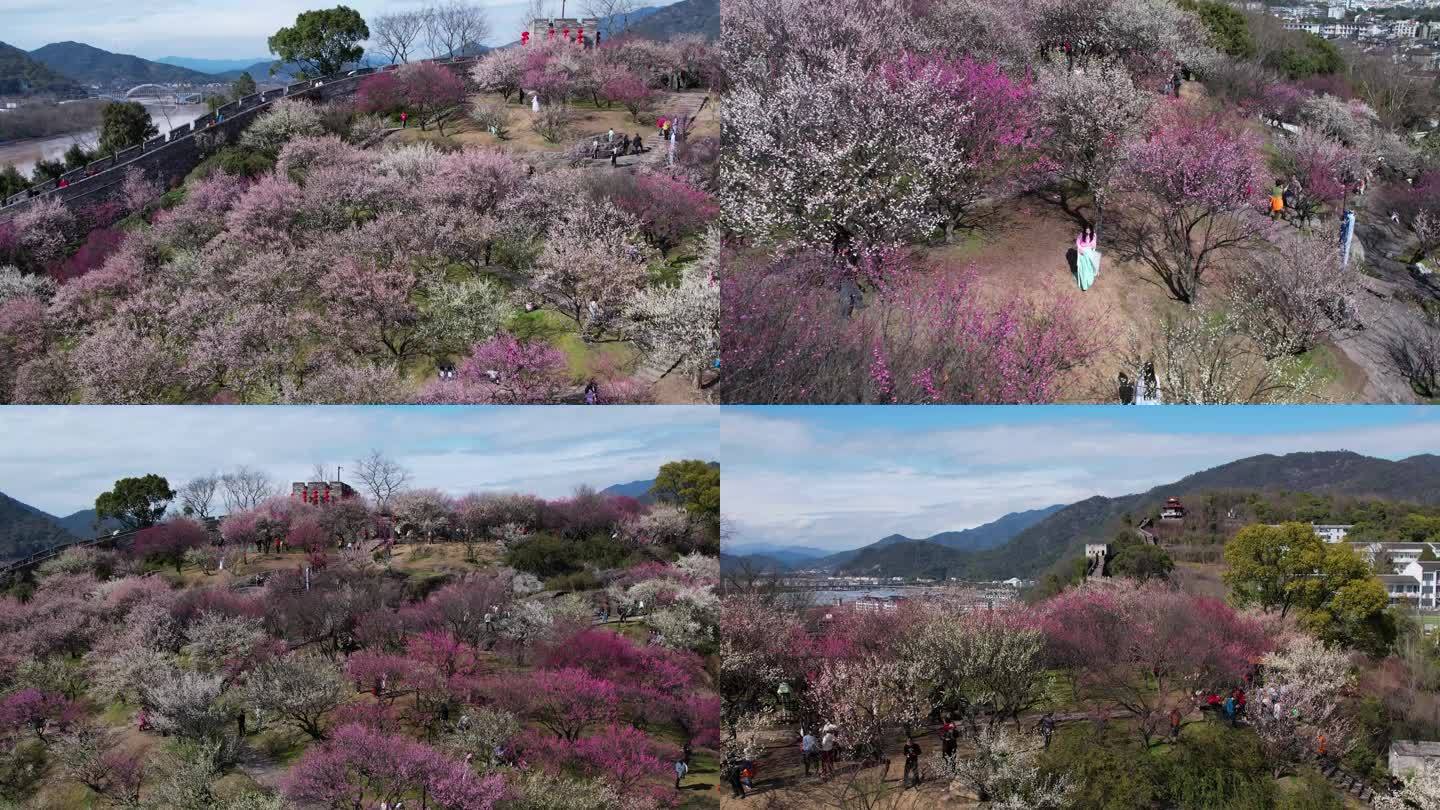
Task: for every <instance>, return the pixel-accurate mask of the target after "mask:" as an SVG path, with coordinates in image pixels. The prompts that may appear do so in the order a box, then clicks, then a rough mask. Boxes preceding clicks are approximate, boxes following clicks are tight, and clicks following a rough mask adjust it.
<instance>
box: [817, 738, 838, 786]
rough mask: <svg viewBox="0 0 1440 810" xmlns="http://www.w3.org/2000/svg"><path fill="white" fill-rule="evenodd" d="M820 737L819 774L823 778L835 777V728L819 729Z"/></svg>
mask: <svg viewBox="0 0 1440 810" xmlns="http://www.w3.org/2000/svg"><path fill="white" fill-rule="evenodd" d="M821 732H822V733H821V736H820V773H821V775H823V776H834V775H835V743H836V739H835V727H834V726H826V727H825V728H823V729H821Z"/></svg>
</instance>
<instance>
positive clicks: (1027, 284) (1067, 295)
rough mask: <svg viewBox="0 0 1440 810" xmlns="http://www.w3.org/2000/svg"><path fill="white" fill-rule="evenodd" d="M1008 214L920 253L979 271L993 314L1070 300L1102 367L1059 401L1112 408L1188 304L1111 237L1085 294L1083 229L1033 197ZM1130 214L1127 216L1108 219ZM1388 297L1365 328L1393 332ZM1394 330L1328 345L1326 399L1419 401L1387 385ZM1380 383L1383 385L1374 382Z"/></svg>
mask: <svg viewBox="0 0 1440 810" xmlns="http://www.w3.org/2000/svg"><path fill="white" fill-rule="evenodd" d="M1002 205H1003V206H1004V207H1003V208H1001V209H1000V210H997V211H996V212H995V214H994V216H993V217H991V220H992V221H990V222H987V223H986V224H985V225H984V226H983V227H982V228H980V229H979V230H977V231H975V232H973V233H971V234H969V235H968V236H958V237H957V239H956V242H955V244H952V245H933V246H930V247H926V248H923V249H921V254H922V256H923V261H924V262H925V263H926V264H929V265H931V266H932V267H943V268H944V269H945V270H946V271H947V272H955V273H958V272H963V271H964V270H965V269H966V268H973V269H974V271H975V272H976V273H977V274H978V278H979V294H980V295H981V296H983V297H984V298H985V299H986V300H987V301H988V302H989V303H991V304H992V305H999V304H1001V303H1003V302H1005V301H1008V300H1012V299H1013V298H1014V297H1015V296H1017V295H1018V296H1021V297H1023V298H1026V299H1028V300H1032V301H1039V300H1042V299H1051V300H1053V299H1056V298H1064V299H1066V300H1068V301H1069V302H1071V303H1073V304H1074V305H1075V308H1076V312H1077V314H1079V315H1081V316H1082V317H1085V318H1087V319H1092V320H1093V322H1094V323H1095V324H1096V325H1097V326H1096V333H1097V336H1098V337H1099V338H1100V339H1101V342H1102V345H1103V348H1102V349H1101V351H1100V352H1099V354H1098V356H1097V357H1096V359H1095V360H1093V361H1091V362H1090V363H1089V364H1088V365H1087V366H1085V367H1084V368H1081V369H1078V370H1076V371H1075V372H1074V373H1072V374H1071V376H1070V377H1069V378H1068V379H1067V380H1065V381H1064V384H1063V385H1062V386H1061V391H1060V396H1059V401H1061V402H1112V401H1114V400H1113V397H1114V388H1115V386H1114V381H1115V378H1116V375H1117V374H1118V373H1119V372H1120V371H1121V370H1122V363H1121V359H1120V355H1121V354H1122V353H1124V352H1125V351H1126V350H1127V349H1129V348H1130V347H1131V345H1132V344H1138V345H1140V346H1142V347H1145V348H1146V349H1148V347H1149V346H1150V345H1151V342H1152V338H1153V335H1154V334H1155V333H1156V331H1157V330H1158V327H1159V325H1160V324H1161V323H1162V321H1163V319H1164V317H1165V315H1166V314H1167V313H1172V314H1175V315H1180V314H1182V313H1184V312H1185V305H1184V304H1181V303H1180V302H1178V301H1176V300H1174V299H1173V298H1171V297H1170V294H1169V291H1168V290H1166V289H1165V287H1164V286H1162V285H1161V284H1160V283H1159V279H1158V278H1157V277H1156V276H1155V274H1154V272H1153V271H1151V270H1150V269H1149V268H1147V267H1145V266H1144V265H1141V264H1139V263H1137V262H1123V261H1117V260H1115V259H1114V258H1113V255H1114V252H1113V250H1112V251H1107V249H1106V245H1105V243H1104V239H1103V233H1102V242H1101V245H1100V252H1101V256H1102V258H1101V264H1100V274H1099V276H1098V277H1097V278H1096V280H1095V283H1094V284H1093V285H1092V286H1091V287H1090V289H1089V290H1083V291H1082V290H1081V289H1080V288H1079V285H1078V284H1077V283H1076V281H1075V274H1074V271H1073V270H1072V269H1071V266H1070V258H1069V256H1068V255H1067V252H1068V251H1070V250H1072V249H1073V247H1074V244H1075V236H1076V232H1077V229H1078V225H1077V224H1076V222H1075V221H1074V220H1073V219H1071V218H1070V216H1069V215H1067V214H1066V213H1065V212H1064V211H1062V210H1061V209H1060V208H1058V207H1057V206H1055V205H1052V204H1049V203H1047V202H1045V201H1043V200H1040V199H1036V198H1032V197H1021V198H1018V199H1015V200H1011V201H1007V202H1005V203H1002ZM1123 215H1124V212H1123V211H1114V212H1111V213H1110V214H1109V216H1112V217H1114V216H1123ZM1224 271H1225V267H1224V264H1223V261H1222V263H1220V265H1219V266H1218V267H1216V268H1215V269H1214V270H1212V271H1211V272H1210V273H1209V274H1207V276H1206V279H1205V282H1206V288H1205V289H1204V290H1203V292H1202V294H1203V295H1205V296H1208V297H1210V298H1211V299H1213V298H1214V297H1215V296H1217V295H1220V294H1221V293H1220V290H1221V284H1222V283H1223V281H1224V276H1225V272H1224ZM1365 281H1366V283H1367V285H1373V286H1384V284H1385V282H1382V281H1379V280H1377V279H1373V278H1368V277H1367V278H1366V279H1365ZM1383 298H1384V299H1385V300H1383V301H1382V300H1379V299H1377V296H1376V295H1371V296H1367V302H1369V304H1368V309H1367V311H1365V312H1362V317H1364V318H1365V319H1366V321H1367V323H1379V324H1386V325H1389V324H1393V320H1390V319H1389V318H1390V316H1389V315H1388V314H1387V312H1389V311H1393V310H1394V309H1395V304H1394V302H1391V301H1389V300H1388V299H1389V298H1390V294H1388V293H1387V294H1384V295H1383ZM1364 303H1366V302H1362V304H1364ZM1390 331H1393V326H1390V327H1389V328H1388V329H1387V328H1385V327H1382V328H1380V329H1372V330H1370V332H1369V333H1368V335H1362V336H1360V338H1359V339H1358V340H1357V339H1353V338H1352V339H1351V340H1349V341H1343V342H1340V343H1326V344H1323V346H1322V348H1321V349H1319V350H1318V352H1317V355H1319V358H1320V359H1318V360H1317V362H1321V363H1324V364H1325V365H1326V367H1327V373H1328V374H1329V375H1330V378H1331V379H1330V381H1329V382H1328V383H1327V384H1326V385H1325V386H1324V387H1323V388H1322V389H1321V390H1320V392H1319V396H1320V398H1321V399H1322V400H1327V401H1336V402H1357V401H1363V402H1413V401H1415V400H1414V396H1413V394H1410V395H1409V396H1410V398H1408V399H1405V398H1402V397H1404V396H1405V394H1406V392H1407V391H1408V386H1405V385H1404V382H1403V381H1401V380H1398V379H1390V380H1386V379H1385V378H1386V377H1387V376H1393V375H1388V374H1387V373H1386V372H1384V371H1383V369H1382V368H1381V362H1380V360H1379V359H1378V358H1379V356H1380V352H1379V351H1378V349H1377V347H1376V346H1375V345H1374V343H1375V341H1378V340H1379V339H1380V338H1381V337H1382V336H1383V335H1387V334H1389V332H1390ZM1366 347H1368V348H1366ZM1124 370H1126V372H1127V373H1128V374H1129V375H1130V376H1131V377H1132V378H1133V377H1134V376H1136V371H1135V370H1134V369H1124ZM1377 379H1378V380H1381V382H1379V383H1376V382H1375V381H1376V380H1377ZM1402 389H1403V390H1402Z"/></svg>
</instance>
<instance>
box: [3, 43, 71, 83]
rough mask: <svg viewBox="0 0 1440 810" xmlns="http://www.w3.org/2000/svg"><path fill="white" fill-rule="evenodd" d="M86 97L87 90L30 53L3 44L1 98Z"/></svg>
mask: <svg viewBox="0 0 1440 810" xmlns="http://www.w3.org/2000/svg"><path fill="white" fill-rule="evenodd" d="M47 95H53V96H60V97H74V96H84V95H85V88H84V87H81V86H80V84H79V83H78V82H76V81H74V80H73V79H71V78H69V77H68V76H62V75H61V74H59V73H57V72H55V71H54V70H51V69H50V68H49V67H47V66H46V65H45V64H43V63H42V62H39V61H36V60H35V59H32V58H30V54H28V53H26V52H24V51H22V50H20V49H19V48H16V47H14V46H13V45H6V44H5V43H3V42H0V96H47Z"/></svg>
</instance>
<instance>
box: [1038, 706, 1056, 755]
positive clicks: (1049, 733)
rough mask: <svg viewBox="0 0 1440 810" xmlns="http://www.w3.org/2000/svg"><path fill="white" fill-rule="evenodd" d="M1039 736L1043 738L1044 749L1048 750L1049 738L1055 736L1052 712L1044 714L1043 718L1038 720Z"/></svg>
mask: <svg viewBox="0 0 1440 810" xmlns="http://www.w3.org/2000/svg"><path fill="white" fill-rule="evenodd" d="M1040 735H1041V736H1043V737H1044V738H1045V747H1046V748H1047V749H1048V748H1049V747H1050V738H1051V737H1053V736H1055V713H1054V712H1046V713H1045V716H1044V717H1042V718H1040Z"/></svg>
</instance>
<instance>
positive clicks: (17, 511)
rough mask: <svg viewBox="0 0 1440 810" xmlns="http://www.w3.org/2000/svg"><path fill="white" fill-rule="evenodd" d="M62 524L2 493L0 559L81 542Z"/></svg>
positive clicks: (22, 555)
mask: <svg viewBox="0 0 1440 810" xmlns="http://www.w3.org/2000/svg"><path fill="white" fill-rule="evenodd" d="M59 521H60V519H59V518H56V517H55V516H54V515H48V514H46V513H44V512H42V511H40V510H39V509H36V508H35V507H33V506H30V505H29V504H24V503H21V502H19V501H17V500H15V499H14V498H12V497H10V496H9V495H6V494H4V493H3V492H0V560H10V559H15V558H18V557H25V556H28V555H30V554H33V553H34V552H36V551H43V550H44V549H47V548H50V547H51V546H58V545H60V544H61V543H69V542H72V541H74V540H77V539H79V538H78V537H77V536H76V535H75V534H72V533H71V532H69V531H66V529H65V528H64V527H63V526H61V525H60V522H59Z"/></svg>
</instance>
